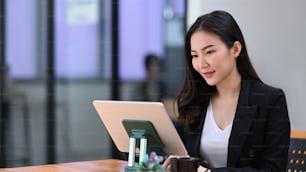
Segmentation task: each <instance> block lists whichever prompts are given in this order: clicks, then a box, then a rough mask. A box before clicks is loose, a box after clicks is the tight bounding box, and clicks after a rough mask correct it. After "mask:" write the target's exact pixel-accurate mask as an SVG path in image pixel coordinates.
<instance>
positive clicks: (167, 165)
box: [163, 155, 182, 171]
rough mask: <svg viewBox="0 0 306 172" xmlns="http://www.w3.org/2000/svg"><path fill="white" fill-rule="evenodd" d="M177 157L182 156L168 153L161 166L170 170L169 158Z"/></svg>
mask: <svg viewBox="0 0 306 172" xmlns="http://www.w3.org/2000/svg"><path fill="white" fill-rule="evenodd" d="M177 157H182V156H177V155H170V156H168V157H167V159H166V160H165V161H164V163H163V168H164V169H165V170H169V171H170V169H171V163H170V159H171V158H177Z"/></svg>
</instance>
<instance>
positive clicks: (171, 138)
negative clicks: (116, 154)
mask: <svg viewBox="0 0 306 172" xmlns="http://www.w3.org/2000/svg"><path fill="white" fill-rule="evenodd" d="M93 106H94V107H95V109H96V111H97V113H98V115H99V117H100V119H101V120H102V122H103V124H104V126H105V128H106V129H107V131H108V133H109V135H110V136H111V138H112V140H113V141H114V143H115V145H116V146H117V148H118V150H119V151H121V152H129V134H128V132H127V131H126V128H125V126H124V125H123V121H125V120H134V121H135V120H140V121H150V123H151V124H152V125H153V126H154V130H156V132H157V134H158V136H159V138H160V140H161V142H162V145H163V149H164V152H165V153H166V154H168V155H179V156H188V153H187V150H186V148H185V146H184V144H183V142H182V141H181V139H180V137H179V135H178V133H177V131H176V129H175V127H174V125H173V122H172V120H171V118H170V116H169V115H168V113H167V111H166V109H165V107H164V105H163V104H162V103H161V102H147V101H116V100H94V101H93Z"/></svg>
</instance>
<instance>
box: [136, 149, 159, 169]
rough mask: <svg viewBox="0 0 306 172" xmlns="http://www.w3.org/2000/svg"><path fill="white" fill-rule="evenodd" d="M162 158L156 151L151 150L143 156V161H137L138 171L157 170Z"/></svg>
mask: <svg viewBox="0 0 306 172" xmlns="http://www.w3.org/2000/svg"><path fill="white" fill-rule="evenodd" d="M163 160H164V158H163V157H162V156H158V155H157V153H156V152H151V153H150V154H146V155H145V156H144V159H143V161H141V162H140V163H139V170H138V171H139V172H141V171H146V172H148V171H152V172H153V171H154V172H158V171H159V169H160V168H161V164H160V163H161V162H162V161H163Z"/></svg>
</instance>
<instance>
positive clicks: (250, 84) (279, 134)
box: [177, 80, 290, 172]
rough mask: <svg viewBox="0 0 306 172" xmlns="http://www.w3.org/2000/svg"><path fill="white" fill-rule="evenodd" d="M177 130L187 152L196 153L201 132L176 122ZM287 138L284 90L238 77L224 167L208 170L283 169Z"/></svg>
mask: <svg viewBox="0 0 306 172" xmlns="http://www.w3.org/2000/svg"><path fill="white" fill-rule="evenodd" d="M203 106H204V105H203ZM206 109H207V108H205V111H204V112H203V117H202V122H201V123H200V125H201V126H199V127H200V128H201V129H203V124H204V119H205V115H206ZM177 130H178V132H179V134H180V136H181V138H182V140H183V142H184V144H185V146H186V149H187V151H188V153H189V155H190V156H196V157H200V151H199V150H200V141H201V133H190V132H187V131H185V130H184V129H183V127H181V126H179V125H178V126H177ZM201 131H202V130H201ZM204 139H205V138H204ZM289 142H290V122H289V117H288V110H287V104H286V98H285V95H284V92H283V91H282V90H281V89H277V88H273V87H270V86H268V85H266V84H264V83H262V82H259V81H254V80H242V82H241V89H240V95H239V100H238V105H237V109H236V113H235V117H234V121H233V125H232V131H231V134H230V138H229V145H228V157H227V167H224V168H215V169H211V170H212V171H275V172H281V171H285V170H286V166H287V159H288V148H289Z"/></svg>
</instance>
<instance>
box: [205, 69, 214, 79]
mask: <svg viewBox="0 0 306 172" xmlns="http://www.w3.org/2000/svg"><path fill="white" fill-rule="evenodd" d="M214 73H215V72H214V71H213V72H205V73H203V75H204V77H205V78H211V77H212V76H213V75H214Z"/></svg>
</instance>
